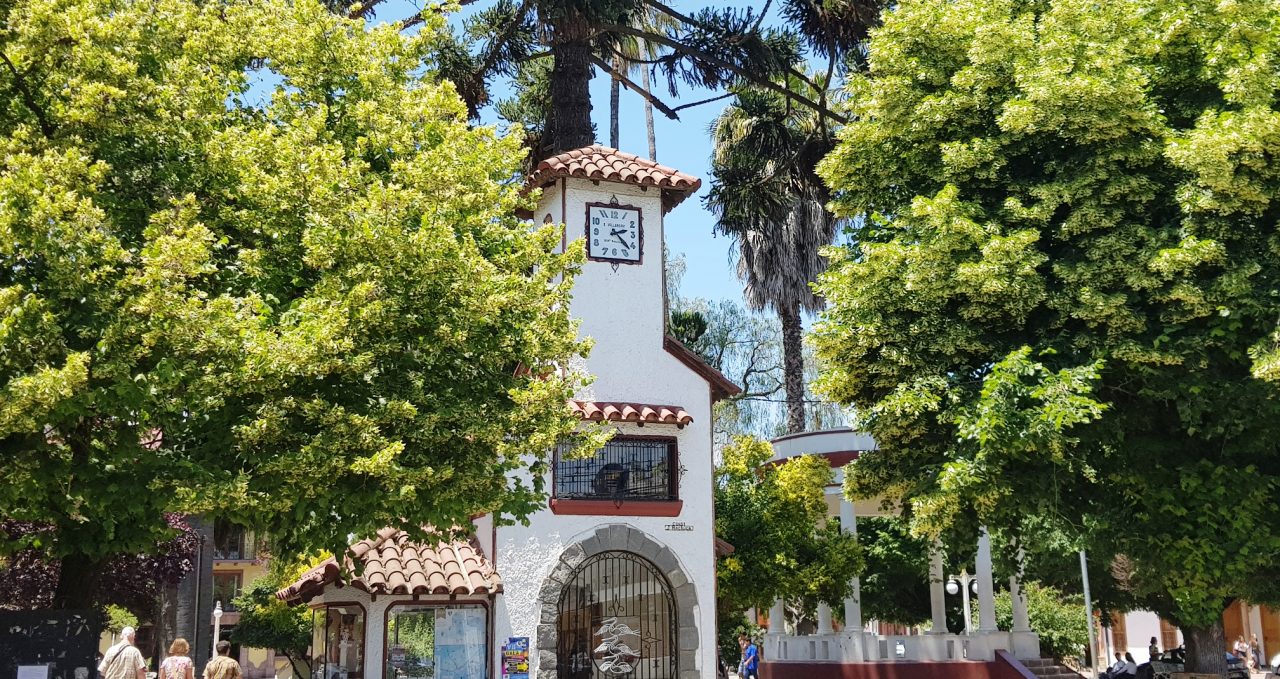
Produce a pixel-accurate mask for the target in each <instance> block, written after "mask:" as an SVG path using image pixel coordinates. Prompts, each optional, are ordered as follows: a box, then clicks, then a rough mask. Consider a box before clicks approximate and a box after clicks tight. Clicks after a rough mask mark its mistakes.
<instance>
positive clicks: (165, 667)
mask: <svg viewBox="0 0 1280 679" xmlns="http://www.w3.org/2000/svg"><path fill="white" fill-rule="evenodd" d="M190 652H191V644H188V643H187V640H186V639H183V638H182V637H178V638H177V639H174V640H173V643H172V644H169V657H168V658H165V659H164V662H162V663H160V673H159V674H157V675H156V679H195V666H194V665H192V664H191V658H189V657H187V654H188V653H190Z"/></svg>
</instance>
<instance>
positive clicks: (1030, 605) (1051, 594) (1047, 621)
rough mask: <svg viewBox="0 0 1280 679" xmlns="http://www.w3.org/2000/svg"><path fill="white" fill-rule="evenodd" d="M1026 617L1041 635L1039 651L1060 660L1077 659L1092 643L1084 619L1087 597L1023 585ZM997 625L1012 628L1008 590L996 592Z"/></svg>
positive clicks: (1010, 600)
mask: <svg viewBox="0 0 1280 679" xmlns="http://www.w3.org/2000/svg"><path fill="white" fill-rule="evenodd" d="M1023 593H1024V594H1025V595H1026V598H1027V617H1029V618H1030V620H1031V629H1033V630H1035V632H1036V634H1037V635H1038V636H1039V637H1040V653H1041V654H1042V655H1045V656H1048V657H1053V658H1057V659H1062V658H1078V657H1080V656H1081V655H1083V654H1084V649H1085V648H1086V647H1087V646H1088V645H1089V630H1088V627H1087V626H1086V625H1085V619H1084V597H1080V596H1070V597H1069V596H1064V595H1063V594H1062V593H1061V592H1059V591H1058V590H1056V589H1054V588H1052V587H1047V586H1043V585H1039V584H1037V583H1034V582H1028V583H1024V584H1023ZM996 626H997V627H999V628H1000V629H1003V630H1007V629H1011V628H1012V627H1013V602H1012V598H1011V597H1010V596H1009V591H1008V590H1002V591H999V592H996Z"/></svg>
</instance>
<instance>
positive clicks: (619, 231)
mask: <svg viewBox="0 0 1280 679" xmlns="http://www.w3.org/2000/svg"><path fill="white" fill-rule="evenodd" d="M626 232H627V230H626V229H609V235H610V236H621V235H622V234H624V233H626Z"/></svg>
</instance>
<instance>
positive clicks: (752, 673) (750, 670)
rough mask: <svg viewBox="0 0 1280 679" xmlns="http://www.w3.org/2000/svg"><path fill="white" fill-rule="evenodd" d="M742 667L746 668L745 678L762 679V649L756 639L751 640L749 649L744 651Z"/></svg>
mask: <svg viewBox="0 0 1280 679" xmlns="http://www.w3.org/2000/svg"><path fill="white" fill-rule="evenodd" d="M742 667H743V669H745V670H746V676H745V677H744V679H760V649H759V648H758V647H756V642H755V641H751V642H749V643H748V644H747V650H745V651H743V652H742Z"/></svg>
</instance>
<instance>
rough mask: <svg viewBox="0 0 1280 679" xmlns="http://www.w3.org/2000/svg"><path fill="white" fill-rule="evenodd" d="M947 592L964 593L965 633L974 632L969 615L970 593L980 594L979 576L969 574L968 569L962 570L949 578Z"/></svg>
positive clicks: (962, 599)
mask: <svg viewBox="0 0 1280 679" xmlns="http://www.w3.org/2000/svg"><path fill="white" fill-rule="evenodd" d="M947 594H950V595H951V596H955V595H957V594H962V595H963V596H962V597H961V600H960V601H961V605H962V606H963V610H964V633H965V634H972V633H973V621H972V618H971V617H970V615H969V595H970V594H972V595H974V596H977V594H978V576H976V575H969V573H968V572H966V571H960V575H957V576H953V577H952V578H951V579H950V580H947Z"/></svg>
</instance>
